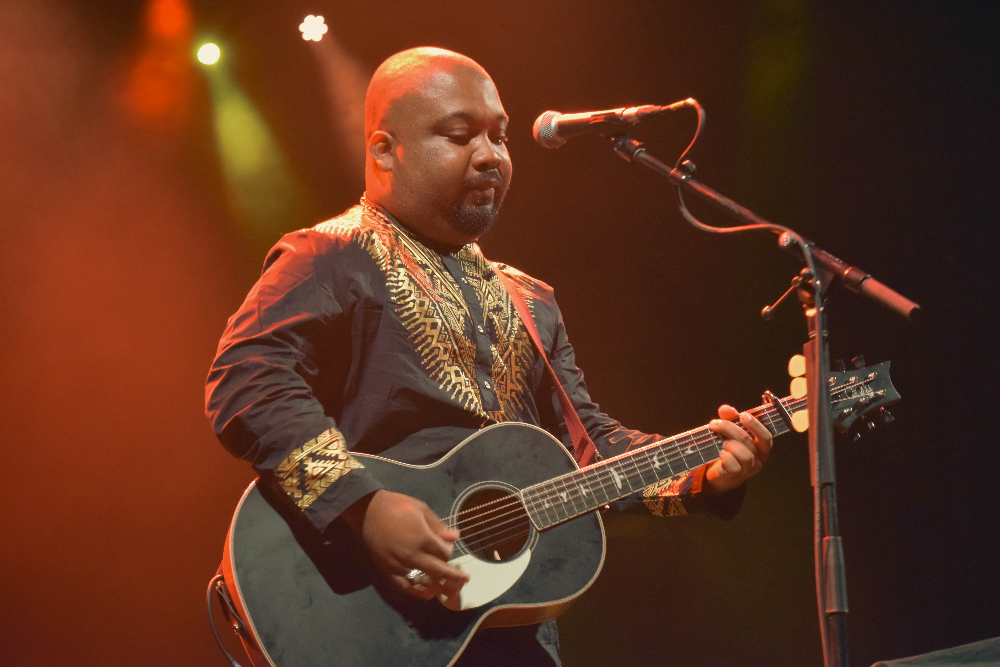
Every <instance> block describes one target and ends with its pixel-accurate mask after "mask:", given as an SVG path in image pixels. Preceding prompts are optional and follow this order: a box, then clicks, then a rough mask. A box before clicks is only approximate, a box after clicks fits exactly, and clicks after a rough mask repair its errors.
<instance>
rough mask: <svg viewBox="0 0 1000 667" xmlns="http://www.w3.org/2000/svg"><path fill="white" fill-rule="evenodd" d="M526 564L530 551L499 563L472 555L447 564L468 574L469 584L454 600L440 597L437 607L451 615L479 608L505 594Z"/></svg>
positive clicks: (529, 558)
mask: <svg viewBox="0 0 1000 667" xmlns="http://www.w3.org/2000/svg"><path fill="white" fill-rule="evenodd" d="M530 561H531V549H525V550H524V551H523V552H522V553H521V554H520V555H519V556H517V557H516V558H512V559H510V560H507V561H503V562H500V563H490V562H489V561H485V560H482V559H479V558H476V557H475V556H473V555H472V554H465V555H464V556H459V557H458V558H453V559H452V560H451V561H449V563H450V564H451V565H454V566H455V567H457V568H458V569H460V570H462V572H465V573H466V574H468V575H469V583H467V584H465V586H462V590H461V591H459V594H458V599H455V598H454V597H452V598H450V599H449V598H448V597H447V596H444V595H441V596H440V597H439V599H440V600H441V604H443V605H444V606H445V607H447V608H448V609H451V610H452V611H462V610H465V609H475V608H476V607H482V606H483V605H484V604H486V603H487V602H492V601H493V600H496V599H497V598H498V597H500V596H501V595H503V594H504V593H506V592H507V591H508V590H509V589H510V587H511V586H513V585H514V584H515V583H516V582H517V580H518V579H520V578H521V575H522V574H524V571H525V570H527V569H528V563H529V562H530Z"/></svg>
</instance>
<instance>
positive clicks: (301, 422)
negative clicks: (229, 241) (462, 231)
mask: <svg viewBox="0 0 1000 667" xmlns="http://www.w3.org/2000/svg"><path fill="white" fill-rule="evenodd" d="M330 254H331V253H330V248H329V247H328V245H324V242H323V241H322V240H321V239H320V238H319V235H318V234H317V233H315V232H312V233H310V232H298V233H295V234H289V235H286V236H284V237H283V238H282V240H281V241H280V242H279V243H278V244H277V245H276V246H275V247H274V248H273V249H272V250H271V252H270V253H269V254H268V257H267V259H266V260H265V263H264V270H263V272H262V275H261V277H260V279H259V280H258V281H257V283H256V284H255V285H254V287H253V289H251V290H250V293H249V294H248V295H247V298H246V300H245V301H244V302H243V305H242V306H240V308H239V310H238V311H237V312H236V313H235V314H234V315H233V316H232V317H231V318H230V319H229V322H228V324H227V326H226V330H225V333H223V335H222V339H221V340H220V341H219V349H218V353H217V355H216V358H215V361H214V362H213V363H212V367H211V370H210V371H209V374H208V382H207V386H206V391H205V405H206V408H205V409H206V414H207V415H208V418H209V421H210V422H211V423H212V426H213V428H214V429H215V433H216V435H217V436H218V437H219V440H220V441H221V442H222V443H223V445H225V447H226V448H227V449H228V450H229V451H230V452H232V453H233V454H234V455H236V456H239V457H240V458H243V459H246V460H248V461H250V463H251V464H252V465H253V468H254V470H255V471H257V473H259V474H260V475H261V479H262V481H264V482H266V483H268V484H270V485H271V486H272V487H277V488H280V489H281V491H283V492H284V493H285V494H286V495H287V496H288V497H289V499H290V500H291V501H292V502H293V503H294V504H295V505H296V506H297V507H298V508H299V509H300V510H302V511H303V513H304V514H305V516H306V518H307V519H308V520H309V521H310V522H311V523H312V524H313V525H314V526H315V527H316V528H317V529H318V530H320V531H324V530H325V529H326V528H327V526H328V525H329V524H330V522H332V521H333V519H335V518H336V517H337V516H338V515H339V514H340V513H341V512H342V511H343V510H345V509H346V508H347V507H348V506H350V505H351V504H352V503H354V502H355V501H357V500H358V499H360V498H361V497H363V496H365V495H367V494H369V493H371V492H373V491H376V490H378V489H380V488H382V486H381V484H380V483H379V482H378V480H376V479H375V478H374V477H373V476H372V475H371V474H370V473H369V472H368V471H367V470H366V469H365V467H364V465H363V464H362V463H361V461H360V460H358V459H357V458H356V457H354V456H352V455H351V452H350V451H349V445H350V443H347V442H345V440H344V436H343V434H342V433H341V432H340V430H339V429H338V428H337V424H336V423H335V421H334V419H333V418H332V417H331V416H330V415H328V414H327V413H326V411H325V410H324V407H323V405H322V404H321V403H320V401H319V400H318V399H317V398H316V396H315V393H314V388H316V387H317V383H318V380H319V369H320V365H321V364H320V357H321V356H322V357H323V358H324V359H326V358H328V357H338V356H339V357H342V356H343V355H331V354H330V351H329V349H327V348H329V346H331V345H334V346H336V345H350V341H349V339H348V338H347V337H346V336H344V335H338V333H339V332H349V331H350V326H349V324H348V323H345V321H346V320H347V318H348V317H349V314H350V310H351V303H350V297H349V291H348V290H345V289H339V288H338V283H337V280H336V279H335V275H334V274H335V269H334V265H335V262H334V261H332V260H331V257H330Z"/></svg>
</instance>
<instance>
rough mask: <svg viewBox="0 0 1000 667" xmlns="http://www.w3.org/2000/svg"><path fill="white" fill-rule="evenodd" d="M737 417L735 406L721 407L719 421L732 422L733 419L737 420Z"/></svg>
mask: <svg viewBox="0 0 1000 667" xmlns="http://www.w3.org/2000/svg"><path fill="white" fill-rule="evenodd" d="M736 415H737V411H736V408H734V407H733V406H731V405H725V404H723V405H720V406H719V419H725V420H726V421H730V420H732V419H736Z"/></svg>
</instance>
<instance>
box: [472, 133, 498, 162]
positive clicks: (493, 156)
mask: <svg viewBox="0 0 1000 667" xmlns="http://www.w3.org/2000/svg"><path fill="white" fill-rule="evenodd" d="M503 160H504V145H503V144H502V143H496V142H494V141H493V140H491V139H490V138H489V136H487V135H486V134H485V133H484V134H481V135H479V136H478V137H476V150H475V152H474V153H473V154H472V166H473V168H475V170H476V171H488V170H490V169H497V168H498V167H500V165H501V163H503Z"/></svg>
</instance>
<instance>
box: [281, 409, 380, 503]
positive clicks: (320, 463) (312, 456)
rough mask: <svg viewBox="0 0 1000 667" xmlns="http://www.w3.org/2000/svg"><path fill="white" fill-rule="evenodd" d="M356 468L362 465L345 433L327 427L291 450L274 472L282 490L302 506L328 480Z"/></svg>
mask: <svg viewBox="0 0 1000 667" xmlns="http://www.w3.org/2000/svg"><path fill="white" fill-rule="evenodd" d="M358 468H364V466H363V465H361V462H360V461H358V460H357V459H356V458H354V457H353V456H351V453H350V452H349V451H348V450H347V448H346V447H345V445H344V436H343V435H341V433H340V431H338V430H337V429H335V428H329V429H327V430H325V431H323V432H322V433H320V434H319V435H318V436H316V437H315V438H313V439H312V440H310V441H308V442H307V443H305V444H304V445H302V446H301V447H299V448H298V449H296V450H295V451H293V452H292V453H291V454H290V455H289V456H288V458H286V459H285V460H284V461H282V462H281V464H280V465H279V466H278V468H277V469H276V470H275V471H274V474H275V477H276V478H277V480H278V483H279V484H280V485H281V488H282V490H284V492H285V493H287V494H288V495H289V497H291V499H292V500H293V501H294V502H295V504H296V505H298V506H299V508H300V509H305V508H307V507H309V506H310V505H312V504H313V502H315V501H316V499H317V498H319V497H320V495H321V494H322V493H323V492H324V491H326V490H327V489H328V488H329V487H330V485H331V484H333V483H334V482H336V481H337V480H338V479H340V478H341V477H343V476H344V475H346V474H347V473H349V472H351V471H352V470H355V469H358Z"/></svg>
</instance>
